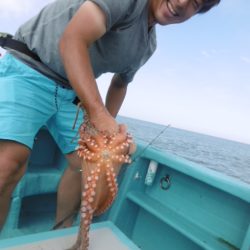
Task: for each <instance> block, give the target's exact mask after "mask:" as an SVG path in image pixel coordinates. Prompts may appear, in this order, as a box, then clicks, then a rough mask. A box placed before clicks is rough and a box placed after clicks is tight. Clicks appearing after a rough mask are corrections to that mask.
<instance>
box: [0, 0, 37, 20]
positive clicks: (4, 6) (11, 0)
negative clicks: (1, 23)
mask: <svg viewBox="0 0 250 250" xmlns="http://www.w3.org/2000/svg"><path fill="white" fill-rule="evenodd" d="M34 5H35V1H30V0H22V1H20V0H1V1H0V13H1V18H9V17H11V16H12V17H13V15H14V16H19V15H23V14H26V13H29V12H31V11H32V9H33V6H34Z"/></svg>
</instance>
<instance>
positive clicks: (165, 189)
mask: <svg viewBox="0 0 250 250" xmlns="http://www.w3.org/2000/svg"><path fill="white" fill-rule="evenodd" d="M149 166H150V168H149ZM152 166H153V167H152ZM65 167H66V162H65V159H64V158H63V156H62V154H61V153H60V151H59V149H58V148H57V147H56V145H55V143H54V141H53V139H52V138H51V136H50V135H49V134H48V132H47V131H46V129H42V130H41V131H40V132H39V134H38V135H37V139H36V142H35V146H34V150H33V153H32V156H31V158H30V161H29V167H28V170H27V173H26V175H25V176H24V178H23V179H22V181H21V182H20V183H19V185H18V187H17V188H16V190H15V192H14V194H13V197H12V204H11V210H10V214H9V216H8V219H7V223H6V225H5V228H4V230H3V231H2V232H1V235H0V239H6V238H12V237H16V236H20V235H23V234H30V233H35V232H41V231H44V232H45V231H49V230H51V228H52V226H53V223H54V217H55V206H56V200H55V198H56V190H57V185H58V182H59V180H60V177H61V174H62V172H63V170H64V169H65ZM239 167H240V166H239ZM118 182H119V194H118V197H117V199H116V201H115V202H114V204H113V206H112V207H111V208H110V209H109V211H108V212H107V213H105V214H104V215H102V216H100V217H98V218H95V222H102V221H111V222H112V223H113V224H114V225H116V226H117V227H118V228H119V230H121V231H122V232H123V233H124V234H125V235H126V236H127V237H128V238H129V239H131V240H132V241H133V242H134V243H135V244H136V245H137V246H138V247H139V248H141V249H143V250H167V249H170V250H201V249H206V250H250V185H247V184H246V183H243V182H241V181H237V180H236V179H233V178H230V177H228V176H225V175H223V174H221V173H219V172H216V171H213V170H209V169H206V168H203V167H200V166H199V165H197V164H195V163H192V162H190V161H187V160H184V159H182V158H178V157H176V156H173V155H170V154H167V153H165V152H164V153H163V152H162V151H160V150H157V149H154V148H152V147H148V146H147V145H146V144H143V143H139V142H138V148H137V151H136V153H135V155H134V156H133V163H132V164H131V165H129V166H124V167H123V168H122V170H121V172H120V175H119V177H118ZM78 224H79V218H77V219H76V222H75V225H78ZM0 246H1V240H0Z"/></svg>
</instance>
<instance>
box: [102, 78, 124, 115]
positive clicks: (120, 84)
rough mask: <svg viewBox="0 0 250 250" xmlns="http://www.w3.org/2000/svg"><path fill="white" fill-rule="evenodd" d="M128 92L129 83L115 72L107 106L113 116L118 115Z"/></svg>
mask: <svg viewBox="0 0 250 250" xmlns="http://www.w3.org/2000/svg"><path fill="white" fill-rule="evenodd" d="M126 93H127V83H125V82H124V81H123V80H122V79H121V77H120V76H119V75H118V74H115V75H114V76H113V78H112V80H111V84H110V86H109V89H108V92H107V96H106V108H107V109H108V111H109V113H110V114H111V115H112V116H113V117H116V115H117V114H118V112H119V110H120V107H121V105H122V103H123V100H124V98H125V96H126Z"/></svg>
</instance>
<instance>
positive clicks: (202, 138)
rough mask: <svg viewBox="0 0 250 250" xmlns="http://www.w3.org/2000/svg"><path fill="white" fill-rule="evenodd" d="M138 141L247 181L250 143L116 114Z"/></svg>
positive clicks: (249, 175) (249, 163)
mask: <svg viewBox="0 0 250 250" xmlns="http://www.w3.org/2000/svg"><path fill="white" fill-rule="evenodd" d="M118 121H119V122H121V123H125V124H127V126H128V130H129V132H130V133H131V134H132V135H133V137H134V138H135V139H137V140H142V141H144V142H146V143H150V144H151V143H152V146H153V147H156V148H159V149H161V150H163V151H166V152H169V153H171V154H174V155H177V156H179V157H182V158H185V159H187V160H190V161H192V162H195V163H198V164H199V165H200V166H201V167H207V168H210V169H213V170H216V171H219V172H222V173H224V174H226V175H229V176H231V177H234V178H237V179H239V180H241V181H243V182H246V183H248V184H250V145H249V144H244V143H240V142H236V141H231V140H226V139H222V138H218V137H214V136H209V135H205V134H200V133H195V132H190V131H187V130H183V129H177V128H173V127H166V126H163V125H159V124H155V123H151V122H147V121H141V120H137V119H132V118H127V117H121V116H120V117H118Z"/></svg>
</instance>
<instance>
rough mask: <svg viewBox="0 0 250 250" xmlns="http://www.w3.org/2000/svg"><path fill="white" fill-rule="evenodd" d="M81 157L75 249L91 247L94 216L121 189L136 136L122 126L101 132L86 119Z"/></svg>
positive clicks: (111, 201) (106, 206)
mask: <svg viewBox="0 0 250 250" xmlns="http://www.w3.org/2000/svg"><path fill="white" fill-rule="evenodd" d="M79 133H80V139H79V142H78V144H79V146H78V150H77V152H78V156H79V157H80V158H81V159H82V170H83V171H82V197H81V198H82V201H81V209H80V213H81V223H80V228H79V232H78V237H77V241H76V243H75V245H74V246H73V247H72V248H71V250H87V249H88V245H89V228H90V224H91V222H92V219H93V216H96V215H100V214H102V213H104V212H105V211H106V210H107V209H108V208H109V207H110V206H111V205H112V203H113V201H114V200H115V197H116V195H117V192H118V185H117V181H116V176H117V174H118V172H119V170H120V167H121V165H122V164H123V163H130V162H131V160H130V155H129V154H131V153H132V151H131V150H130V147H131V145H132V144H133V141H132V137H131V136H130V135H129V134H128V133H126V129H125V127H124V126H120V133H114V134H108V133H105V132H99V131H97V130H96V129H95V128H94V127H93V125H92V124H91V123H90V122H89V121H88V119H85V122H84V123H83V124H82V125H81V127H80V129H79Z"/></svg>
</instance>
